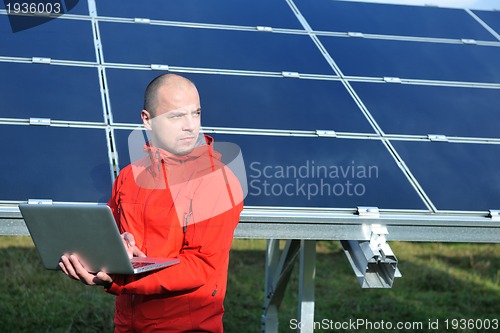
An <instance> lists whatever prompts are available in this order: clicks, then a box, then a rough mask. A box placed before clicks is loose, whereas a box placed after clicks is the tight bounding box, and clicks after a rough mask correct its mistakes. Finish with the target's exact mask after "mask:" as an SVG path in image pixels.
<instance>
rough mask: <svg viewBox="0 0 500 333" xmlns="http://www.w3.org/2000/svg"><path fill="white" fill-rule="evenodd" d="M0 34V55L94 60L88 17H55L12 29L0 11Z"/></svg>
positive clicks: (90, 24) (5, 16)
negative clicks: (17, 30)
mask: <svg viewBox="0 0 500 333" xmlns="http://www.w3.org/2000/svg"><path fill="white" fill-rule="evenodd" d="M26 18H27V19H33V17H26ZM0 35H1V36H2V42H1V43H0V56H11V57H29V58H31V57H45V58H55V59H60V60H79V61H92V62H95V61H96V59H95V50H94V41H93V33H92V23H91V22H90V21H79V20H67V19H63V18H57V19H53V20H51V21H49V22H47V23H44V24H41V25H38V26H35V27H33V28H30V29H27V30H23V31H19V32H12V29H11V27H10V23H9V20H8V16H7V15H0Z"/></svg>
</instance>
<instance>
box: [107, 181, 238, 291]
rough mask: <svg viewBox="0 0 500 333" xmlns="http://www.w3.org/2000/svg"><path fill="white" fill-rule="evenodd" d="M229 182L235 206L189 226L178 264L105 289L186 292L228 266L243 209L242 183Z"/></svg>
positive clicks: (117, 282) (120, 281)
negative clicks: (235, 232)
mask: <svg viewBox="0 0 500 333" xmlns="http://www.w3.org/2000/svg"><path fill="white" fill-rule="evenodd" d="M233 180H234V179H233ZM230 183H232V185H231V186H228V189H229V187H230V190H229V192H230V193H232V194H231V196H232V197H234V200H233V199H232V203H233V204H232V207H231V208H230V209H228V210H226V211H224V212H222V213H220V214H218V215H216V216H213V217H210V218H208V219H206V220H203V221H201V222H198V223H193V224H191V225H188V226H187V228H186V232H185V235H184V237H185V241H184V245H183V247H182V249H181V251H180V253H179V255H178V258H179V259H180V263H179V264H176V265H173V266H170V267H167V268H165V269H162V270H159V271H155V272H154V273H149V274H146V275H142V276H139V277H137V279H135V280H134V281H131V282H128V283H124V282H122V281H124V280H122V279H120V278H118V279H117V280H116V283H113V284H112V285H111V286H110V287H109V288H106V291H108V292H109V293H112V294H116V295H120V294H142V295H152V294H162V293H169V292H185V291H189V290H193V289H196V288H198V287H201V286H203V285H204V284H205V283H207V281H208V280H209V279H210V278H211V277H212V275H213V274H218V273H217V272H218V271H220V270H227V262H228V256H229V250H230V248H231V244H232V241H233V234H234V229H235V228H236V225H237V224H238V222H239V218H240V213H241V211H242V209H243V197H242V193H241V187H240V185H239V183H236V182H235V181H231V182H230ZM235 184H236V185H235ZM225 185H226V184H224V187H226V186H225ZM224 190H225V189H224ZM226 193H227V192H226ZM223 274H224V275H225V274H226V273H225V272H224V273H223ZM127 280H128V279H127Z"/></svg>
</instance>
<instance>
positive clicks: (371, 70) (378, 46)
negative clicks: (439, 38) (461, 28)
mask: <svg viewBox="0 0 500 333" xmlns="http://www.w3.org/2000/svg"><path fill="white" fill-rule="evenodd" d="M319 38H320V40H321V42H322V43H323V45H324V47H325V48H326V49H327V51H328V52H329V54H330V55H331V56H332V58H333V59H334V60H335V61H336V62H337V64H338V66H339V67H340V69H341V70H342V72H343V73H344V75H348V76H369V77H403V78H407V79H418V80H440V81H461V82H485V83H498V82H499V81H500V68H498V67H496V66H491V64H492V63H494V62H495V61H496V59H500V48H499V47H491V46H482V45H469V44H466V45H464V44H457V43H434V42H427V41H426V42H418V43H416V42H414V41H400V40H390V39H387V40H379V39H366V38H338V37H330V36H321V37H319Z"/></svg>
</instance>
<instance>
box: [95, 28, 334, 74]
mask: <svg viewBox="0 0 500 333" xmlns="http://www.w3.org/2000/svg"><path fill="white" fill-rule="evenodd" d="M99 27H100V31H101V37H102V42H103V50H104V59H105V61H106V62H118V63H134V64H165V65H169V66H183V67H204V68H219V69H233V70H258V71H259V70H260V71H279V72H281V71H294V72H302V73H315V74H330V75H332V74H334V73H333V70H332V69H331V67H330V66H329V65H328V63H327V62H326V60H325V59H324V57H323V56H322V55H321V53H320V51H319V50H318V48H317V47H316V46H315V45H314V43H313V42H312V40H311V38H310V37H309V36H307V35H293V34H281V33H268V32H254V31H230V30H219V29H198V28H180V27H170V26H158V25H144V24H124V23H110V22H100V23H99Z"/></svg>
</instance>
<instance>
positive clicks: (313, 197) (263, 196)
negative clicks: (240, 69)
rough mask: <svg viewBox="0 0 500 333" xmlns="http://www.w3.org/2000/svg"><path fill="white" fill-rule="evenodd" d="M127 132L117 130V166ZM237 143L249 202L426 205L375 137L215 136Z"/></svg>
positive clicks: (123, 161)
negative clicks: (358, 138)
mask: <svg viewBox="0 0 500 333" xmlns="http://www.w3.org/2000/svg"><path fill="white" fill-rule="evenodd" d="M129 134H130V131H126V130H115V138H116V144H117V150H118V154H119V156H120V167H121V168H123V167H124V166H125V165H127V164H128V163H129V161H130V159H129V152H128V146H127V142H128V135H129ZM214 137H215V140H216V142H232V143H235V144H237V145H239V146H240V147H241V151H242V155H243V159H244V161H245V167H246V175H247V179H248V196H247V197H246V199H245V204H246V205H248V206H283V207H327V208H339V207H342V208H346V207H349V208H355V207H357V206H377V207H379V208H401V209H426V207H425V205H424V204H423V202H422V201H421V200H420V198H419V196H418V194H417V193H416V191H415V190H414V189H413V187H412V186H411V185H410V183H409V182H408V180H407V179H406V177H405V176H404V175H403V173H402V172H401V170H400V169H399V168H398V166H397V164H396V163H395V162H394V160H393V159H392V158H391V157H390V155H389V152H388V151H387V149H386V148H385V147H384V146H383V145H382V143H381V142H379V141H372V140H339V139H326V138H305V137H270V136H251V135H220V134H217V135H214Z"/></svg>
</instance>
